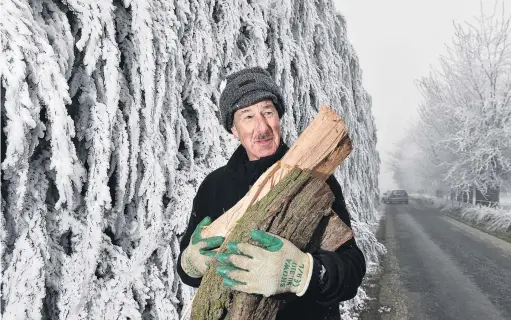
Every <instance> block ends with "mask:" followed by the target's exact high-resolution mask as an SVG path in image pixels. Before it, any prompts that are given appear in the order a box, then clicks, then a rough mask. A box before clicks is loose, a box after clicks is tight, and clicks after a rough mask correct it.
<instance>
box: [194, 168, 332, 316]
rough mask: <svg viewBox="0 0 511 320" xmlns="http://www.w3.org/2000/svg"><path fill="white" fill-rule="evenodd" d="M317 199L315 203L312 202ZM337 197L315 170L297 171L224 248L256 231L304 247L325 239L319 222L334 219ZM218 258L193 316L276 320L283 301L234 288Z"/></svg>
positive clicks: (308, 248)
mask: <svg viewBox="0 0 511 320" xmlns="http://www.w3.org/2000/svg"><path fill="white" fill-rule="evenodd" d="M311 199H314V201H311ZM333 200H334V196H333V194H332V191H331V190H330V188H329V186H328V185H327V184H326V183H325V182H324V181H323V180H322V179H318V178H315V177H313V176H312V175H311V174H310V173H308V172H306V171H302V170H299V169H293V170H292V171H291V172H289V173H288V174H287V175H286V177H285V178H284V179H283V180H281V181H280V182H279V183H278V184H277V185H276V186H274V187H273V188H272V189H271V191H270V192H269V193H267V194H266V196H265V197H264V198H262V199H261V200H260V201H258V202H257V203H256V204H254V205H253V206H251V207H250V208H249V209H248V210H247V211H246V213H245V214H244V215H243V216H242V217H241V218H240V219H239V220H238V222H237V223H236V225H235V227H234V228H233V229H232V231H231V232H230V233H229V234H228V236H227V239H226V241H224V244H223V245H222V246H221V247H220V249H219V252H225V247H226V246H227V243H229V242H231V241H237V242H249V243H252V244H255V242H254V241H252V240H251V239H250V231H251V230H253V229H259V230H265V231H268V232H271V233H274V234H277V235H279V236H281V237H283V238H286V239H288V240H289V241H291V242H292V243H293V244H294V245H296V246H297V247H298V248H300V249H301V250H303V251H310V252H312V251H314V250H315V249H317V248H318V247H319V245H320V243H321V239H322V233H323V231H324V230H322V231H321V232H318V231H317V230H318V226H320V228H321V225H323V228H325V227H326V226H327V223H328V221H329V220H330V219H331V212H332V211H331V206H332V203H333ZM216 267H217V262H216V261H214V262H213V263H212V264H211V267H210V268H209V269H208V271H207V272H206V274H205V275H204V277H203V279H202V283H201V285H200V287H199V289H198V291H197V293H196V295H195V297H194V300H193V304H192V317H191V319H193V320H199V319H200V320H204V319H205V320H213V319H214V320H217V319H225V317H226V315H227V314H228V316H229V319H231V320H246V319H265V320H266V319H270V320H271V319H274V318H275V316H276V314H277V311H278V308H279V305H280V304H281V302H282V300H279V299H278V298H277V297H270V298H265V297H263V296H260V295H252V294H245V293H243V292H238V291H234V290H230V289H229V288H227V287H225V286H224V285H223V281H222V277H220V276H219V275H217V274H216Z"/></svg>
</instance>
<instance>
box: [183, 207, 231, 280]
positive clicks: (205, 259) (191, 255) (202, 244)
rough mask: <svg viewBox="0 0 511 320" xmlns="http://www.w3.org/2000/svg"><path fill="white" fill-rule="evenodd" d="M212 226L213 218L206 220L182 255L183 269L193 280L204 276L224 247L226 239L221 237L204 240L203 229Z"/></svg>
mask: <svg viewBox="0 0 511 320" xmlns="http://www.w3.org/2000/svg"><path fill="white" fill-rule="evenodd" d="M210 224H211V218H210V217H206V218H204V219H203V220H202V221H201V222H200V223H199V224H198V225H197V227H196V228H195V230H194V232H193V234H192V237H191V239H190V243H189V245H188V247H186V249H185V250H184V251H183V254H182V255H181V267H182V268H183V271H184V272H185V273H186V274H187V275H189V276H190V277H192V278H200V277H202V276H204V274H205V273H206V270H207V269H208V266H209V263H210V262H211V261H212V260H214V259H215V255H216V254H217V252H216V251H214V250H213V249H216V248H218V247H220V246H221V245H222V243H223V242H224V240H225V238H224V237H221V236H217V237H210V238H203V237H202V236H201V232H202V229H203V228H204V227H206V226H209V225H210Z"/></svg>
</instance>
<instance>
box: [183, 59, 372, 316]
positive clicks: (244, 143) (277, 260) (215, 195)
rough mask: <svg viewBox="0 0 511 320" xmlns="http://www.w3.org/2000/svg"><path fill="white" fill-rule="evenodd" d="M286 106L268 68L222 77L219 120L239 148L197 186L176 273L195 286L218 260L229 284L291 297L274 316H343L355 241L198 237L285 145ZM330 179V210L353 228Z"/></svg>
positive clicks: (354, 277) (359, 269) (356, 256)
mask: <svg viewBox="0 0 511 320" xmlns="http://www.w3.org/2000/svg"><path fill="white" fill-rule="evenodd" d="M284 111H285V103H284V100H283V97H282V94H281V93H280V90H279V88H278V87H277V85H276V83H275V82H274V81H273V79H272V78H271V76H270V74H269V73H268V72H267V71H266V70H264V69H262V68H259V67H254V68H247V69H244V70H241V71H238V72H236V73H234V74H232V75H230V76H229V77H228V78H227V83H226V87H225V89H224V90H223V92H222V95H221V97H220V113H221V118H222V119H221V120H222V122H223V125H224V127H225V128H226V129H227V130H228V131H229V132H231V133H232V134H233V135H234V136H235V137H236V138H238V139H239V141H240V142H241V146H239V147H238V149H237V150H236V151H235V152H234V154H233V155H232V156H231V158H230V159H229V161H228V162H227V164H226V165H225V166H223V167H221V168H218V169H216V170H215V171H213V172H212V173H210V174H209V175H208V176H207V177H206V178H205V179H204V181H203V182H202V184H201V185H200V187H199V189H198V191H197V194H196V196H195V198H194V201H193V209H192V214H191V217H190V221H189V223H188V228H187V230H186V232H185V235H184V236H183V238H182V240H181V244H180V248H181V253H180V255H179V259H178V274H179V276H180V277H181V279H182V281H183V282H184V283H185V284H187V285H189V286H193V287H198V286H199V285H200V283H201V279H202V276H203V275H204V273H205V272H206V270H207V268H208V263H209V262H210V261H211V260H212V259H217V260H218V262H219V266H218V268H217V269H216V271H217V273H218V274H219V275H220V276H222V277H223V278H224V284H225V285H226V286H228V287H230V288H231V289H233V290H239V291H243V292H247V293H252V294H261V295H264V296H266V297H268V296H272V295H276V294H286V295H284V296H290V297H291V298H290V299H286V303H284V304H283V305H282V308H281V309H280V310H279V312H278V314H277V319H279V320H281V319H294V320H296V319H340V314H339V302H341V301H345V300H349V299H352V298H353V297H354V296H355V295H356V294H357V290H358V287H359V286H360V284H361V282H362V279H363V277H364V275H365V272H366V265H365V258H364V255H363V254H362V252H361V251H360V249H359V248H358V247H357V244H356V243H355V240H354V239H352V240H350V241H348V242H347V243H345V244H344V245H342V246H341V247H340V248H339V249H337V250H336V251H333V252H332V251H324V250H318V251H316V252H302V251H301V250H299V249H298V248H297V247H296V246H294V245H293V244H292V243H291V242H290V241H288V240H286V239H284V238H281V237H279V236H277V235H273V234H270V233H267V232H264V231H261V230H253V231H252V232H251V238H252V239H254V240H255V241H256V242H257V243H259V245H258V246H254V245H251V244H248V243H229V244H228V245H227V252H226V253H222V254H216V251H214V249H216V248H218V247H220V245H221V244H222V243H223V241H224V240H225V239H224V238H223V237H210V238H203V237H202V236H201V230H202V228H203V227H205V226H207V225H209V224H210V223H211V221H212V219H213V220H214V219H216V218H218V217H219V216H220V215H222V213H223V212H225V211H227V210H229V209H230V208H231V207H232V206H234V205H235V204H236V203H237V202H238V201H239V200H240V199H241V198H243V197H244V196H245V194H246V193H247V192H248V190H249V188H250V187H251V186H252V185H253V184H254V182H255V181H256V180H257V179H258V178H259V177H260V176H261V175H262V174H263V173H264V172H265V171H266V170H267V169H268V168H269V167H270V166H271V165H273V164H274V163H275V162H276V161H278V160H279V159H281V158H282V157H283V155H284V154H285V153H286V151H287V150H288V147H287V146H286V145H285V143H284V142H283V141H282V139H281V137H280V118H281V117H282V115H283V114H284ZM327 183H328V185H329V186H330V188H331V190H332V191H333V193H334V195H335V201H334V203H333V205H332V208H333V210H334V211H335V212H336V213H337V214H338V215H339V217H340V218H341V219H342V220H343V221H344V222H345V223H346V224H347V225H348V226H351V222H350V215H349V213H348V211H347V209H346V205H345V203H344V197H343V194H342V190H341V186H340V185H339V183H338V182H337V181H336V179H335V178H334V176H331V177H330V178H329V179H328V180H327ZM289 264H291V265H293V266H295V268H296V271H295V272H294V273H291V272H283V271H284V269H285V268H289ZM284 278H285V279H284Z"/></svg>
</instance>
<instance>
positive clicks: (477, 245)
mask: <svg viewBox="0 0 511 320" xmlns="http://www.w3.org/2000/svg"><path fill="white" fill-rule="evenodd" d="M385 211H386V214H385V219H384V220H383V221H382V225H381V227H380V231H379V234H378V237H379V238H380V241H381V242H382V243H383V244H384V245H385V246H386V247H387V250H388V253H387V254H386V256H385V258H384V262H383V266H384V270H383V272H382V274H381V276H380V277H379V278H378V279H375V280H374V281H373V283H372V285H373V286H374V287H373V289H372V291H373V292H372V293H373V294H375V295H376V296H378V299H377V301H375V302H374V303H372V304H371V306H370V307H371V311H370V312H366V313H364V314H363V316H362V319H364V320H369V319H371V320H372V319H421V320H423V319H431V320H437V319H438V320H442V319H464V320H470V319H474V320H482V319H485V320H492V319H506V320H511V243H508V242H505V241H502V240H500V239H497V238H495V237H493V236H490V235H488V234H486V233H484V232H481V231H479V230H477V229H474V228H471V227H469V226H467V225H465V224H463V223H460V222H458V221H456V220H453V219H451V218H448V217H446V216H445V215H444V214H442V213H440V212H438V211H437V210H436V209H433V208H431V207H427V206H423V205H420V204H418V203H415V202H412V203H410V204H409V205H386V206H385ZM377 309H380V310H383V312H382V311H377Z"/></svg>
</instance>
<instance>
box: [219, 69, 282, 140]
mask: <svg viewBox="0 0 511 320" xmlns="http://www.w3.org/2000/svg"><path fill="white" fill-rule="evenodd" d="M263 100H272V101H273V104H274V105H275V107H276V108H277V112H278V114H279V118H281V117H282V115H283V114H284V111H285V104H284V98H283V97H282V94H281V92H280V89H279V87H278V86H277V84H276V83H275V81H273V79H272V78H271V75H270V73H269V72H268V71H266V70H264V69H263V68H261V67H252V68H246V69H242V70H240V71H238V72H235V73H233V74H231V75H229V76H228V77H227V83H226V85H225V88H224V90H223V91H222V94H221V95H220V120H221V121H222V124H223V126H224V127H225V129H226V130H227V131H228V132H231V128H232V125H233V119H234V112H235V111H236V110H238V109H241V108H244V107H248V106H250V105H253V104H255V103H258V102H260V101H263Z"/></svg>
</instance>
